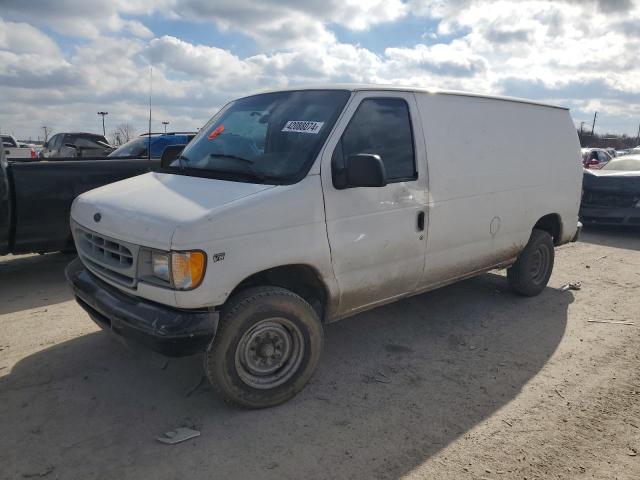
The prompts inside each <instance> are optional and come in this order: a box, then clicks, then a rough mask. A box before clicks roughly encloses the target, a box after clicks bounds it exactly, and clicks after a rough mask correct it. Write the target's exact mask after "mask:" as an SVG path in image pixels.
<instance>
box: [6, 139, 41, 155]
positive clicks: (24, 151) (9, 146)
mask: <svg viewBox="0 0 640 480" xmlns="http://www.w3.org/2000/svg"><path fill="white" fill-rule="evenodd" d="M0 140H1V141H2V153H3V155H4V156H5V157H6V158H7V159H16V158H37V157H38V154H37V153H36V150H35V148H33V147H29V146H24V145H22V144H20V142H18V141H17V140H16V138H15V137H14V136H13V135H0Z"/></svg>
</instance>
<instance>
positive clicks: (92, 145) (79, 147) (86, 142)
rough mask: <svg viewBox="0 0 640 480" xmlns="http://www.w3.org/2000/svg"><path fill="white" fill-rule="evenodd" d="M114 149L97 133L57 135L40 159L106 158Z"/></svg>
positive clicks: (52, 138)
mask: <svg viewBox="0 0 640 480" xmlns="http://www.w3.org/2000/svg"><path fill="white" fill-rule="evenodd" d="M112 151H113V147H112V146H111V145H109V142H108V141H107V139H106V138H105V137H104V136H103V135H97V134H95V133H57V134H56V135H54V136H53V137H51V138H50V139H49V141H47V142H46V143H45V144H44V145H43V148H42V151H41V152H40V158H48V159H52V158H83V157H84V158H86V157H104V156H105V155H108V154H109V153H111V152H112Z"/></svg>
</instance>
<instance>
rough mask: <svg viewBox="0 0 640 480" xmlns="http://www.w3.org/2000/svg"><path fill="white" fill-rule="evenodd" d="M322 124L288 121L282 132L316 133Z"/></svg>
mask: <svg viewBox="0 0 640 480" xmlns="http://www.w3.org/2000/svg"><path fill="white" fill-rule="evenodd" d="M323 125H324V122H307V121H305V120H289V121H288V122H287V123H286V124H285V126H284V128H283V129H282V131H283V132H297V133H318V132H319V131H320V129H321V128H322V126H323Z"/></svg>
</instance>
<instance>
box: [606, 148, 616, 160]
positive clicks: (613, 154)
mask: <svg viewBox="0 0 640 480" xmlns="http://www.w3.org/2000/svg"><path fill="white" fill-rule="evenodd" d="M605 151H606V152H607V153H608V154H609V156H610V157H611V158H616V156H617V155H618V153H617V152H616V149H615V148H605Z"/></svg>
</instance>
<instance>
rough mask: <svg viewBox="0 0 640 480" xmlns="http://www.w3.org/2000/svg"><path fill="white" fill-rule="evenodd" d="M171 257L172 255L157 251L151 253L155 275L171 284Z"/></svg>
mask: <svg viewBox="0 0 640 480" xmlns="http://www.w3.org/2000/svg"><path fill="white" fill-rule="evenodd" d="M169 255H171V254H170V253H160V252H155V251H154V252H151V268H152V272H153V275H154V276H156V277H158V278H161V279H162V280H164V281H166V282H171V274H170V272H169Z"/></svg>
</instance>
